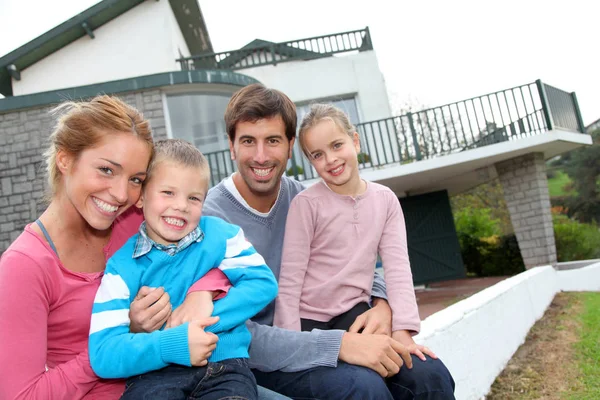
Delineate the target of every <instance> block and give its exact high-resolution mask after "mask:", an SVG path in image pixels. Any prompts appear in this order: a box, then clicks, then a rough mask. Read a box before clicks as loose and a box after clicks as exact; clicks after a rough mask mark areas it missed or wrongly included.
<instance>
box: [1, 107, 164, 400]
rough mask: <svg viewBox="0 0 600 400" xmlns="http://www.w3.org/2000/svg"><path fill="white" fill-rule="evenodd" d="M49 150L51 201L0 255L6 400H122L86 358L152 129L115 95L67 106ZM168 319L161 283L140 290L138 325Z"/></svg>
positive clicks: (136, 222)
mask: <svg viewBox="0 0 600 400" xmlns="http://www.w3.org/2000/svg"><path fill="white" fill-rule="evenodd" d="M56 112H57V113H59V114H60V115H61V116H60V118H59V119H58V123H57V125H56V127H55V129H54V131H53V133H52V134H51V136H50V146H49V149H48V150H47V152H46V153H45V158H46V167H47V173H48V180H49V185H50V196H49V197H50V199H49V200H50V202H49V205H48V208H47V209H46V211H44V213H43V214H42V215H41V216H40V218H39V219H38V220H36V221H35V222H33V223H31V224H29V225H27V226H26V227H25V230H24V231H23V233H22V234H21V235H20V236H19V237H18V238H17V239H16V240H15V241H14V242H13V243H12V244H11V246H10V247H9V248H8V249H7V250H6V251H5V252H4V254H3V255H2V258H1V259H0V321H2V323H1V324H0V398H1V399H15V398H17V399H69V400H71V399H81V398H94V399H111V400H114V399H117V398H119V396H120V395H121V393H122V392H123V389H124V383H123V381H120V380H101V379H99V378H97V377H96V375H95V374H94V372H93V371H92V369H91V367H90V363H89V358H88V350H87V348H88V334H89V327H90V316H91V311H92V304H93V302H94V296H95V295H96V291H97V289H98V286H99V285H100V280H101V278H102V275H103V272H104V268H105V263H106V260H107V259H108V257H110V256H111V255H112V254H113V253H114V252H115V251H116V250H117V249H119V247H121V245H122V244H123V243H125V241H126V240H127V239H128V238H129V237H130V236H132V235H133V234H134V233H136V232H137V230H138V228H139V226H140V223H141V222H142V214H141V212H140V211H139V210H138V209H137V208H136V207H131V206H132V205H133V204H135V203H136V202H137V201H138V199H139V197H140V193H141V189H142V182H143V181H144V179H145V178H146V169H147V167H148V163H149V161H150V159H151V157H152V153H153V142H152V136H151V132H150V126H149V124H148V121H146V120H145V119H144V118H143V117H142V115H141V114H140V113H139V112H138V111H137V110H135V109H134V108H132V107H130V106H128V105H126V104H125V103H123V102H122V101H120V100H119V99H117V98H114V97H109V96H100V97H96V98H94V99H93V100H91V101H89V102H80V103H74V102H67V103H65V104H62V105H61V106H59V107H58V108H57V109H56ZM170 315H171V305H170V303H169V297H168V294H166V293H165V292H164V290H163V289H161V288H157V289H150V288H147V287H146V288H142V289H141V290H140V293H138V295H137V296H136V301H134V303H133V304H132V310H131V313H130V318H131V325H132V330H138V331H139V330H145V331H152V330H155V329H157V328H159V327H160V326H162V325H163V324H164V323H165V321H166V320H167V318H168V317H169V316H170Z"/></svg>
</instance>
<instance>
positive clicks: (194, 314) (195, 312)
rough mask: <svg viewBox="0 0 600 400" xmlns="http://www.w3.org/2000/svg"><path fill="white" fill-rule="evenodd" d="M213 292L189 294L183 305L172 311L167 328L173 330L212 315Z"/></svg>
mask: <svg viewBox="0 0 600 400" xmlns="http://www.w3.org/2000/svg"><path fill="white" fill-rule="evenodd" d="M213 295H214V294H213V292H208V291H201V292H191V293H189V294H188V295H187V296H185V300H184V301H183V303H182V304H181V305H180V306H179V307H177V308H176V309H175V311H173V313H172V314H171V316H170V317H169V319H168V320H167V326H166V327H167V328H174V327H176V326H178V325H181V324H183V323H186V322H190V321H195V320H199V319H205V318H208V317H210V316H211V315H212V312H213V309H214V304H213Z"/></svg>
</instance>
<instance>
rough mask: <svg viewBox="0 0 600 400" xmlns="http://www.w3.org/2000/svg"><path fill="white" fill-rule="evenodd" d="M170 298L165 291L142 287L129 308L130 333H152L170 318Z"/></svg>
mask: <svg viewBox="0 0 600 400" xmlns="http://www.w3.org/2000/svg"><path fill="white" fill-rule="evenodd" d="M170 300H171V298H170V297H169V294H168V293H167V292H165V289H164V288H162V287H160V288H151V287H148V286H142V288H140V291H139V292H138V294H137V295H136V296H135V299H134V300H133V302H132V303H131V307H130V308H129V320H130V323H129V330H130V331H131V332H132V333H142V332H154V331H155V330H157V329H160V327H161V326H163V325H164V323H165V322H167V319H168V318H169V317H170V316H171V309H172V306H171V301H170Z"/></svg>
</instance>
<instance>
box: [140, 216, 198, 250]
mask: <svg viewBox="0 0 600 400" xmlns="http://www.w3.org/2000/svg"><path fill="white" fill-rule="evenodd" d="M202 239H204V232H202V229H200V226H197V227H196V229H194V230H193V231H191V232H190V233H188V234H187V235H186V236H185V237H184V238H183V239H181V240H180V241H179V242H178V243H177V244H170V245H167V246H165V245H164V244H160V243H156V242H155V241H154V240H152V239H150V238H149V237H148V234H147V232H146V221H144V222H142V224H141V225H140V229H139V236H138V239H137V241H136V242H135V248H134V250H133V258H138V257H141V256H143V255H144V254H147V253H149V252H150V250H152V246H154V247H156V248H157V249H158V250H160V251H164V252H165V253H167V254H168V255H170V256H173V255H175V254H177V253H179V252H180V251H182V250H184V249H186V248H187V247H188V246H189V245H190V244H192V243H194V242H201V241H202Z"/></svg>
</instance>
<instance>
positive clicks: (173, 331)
mask: <svg viewBox="0 0 600 400" xmlns="http://www.w3.org/2000/svg"><path fill="white" fill-rule="evenodd" d="M159 346H160V355H161V357H162V359H163V361H164V362H165V363H169V364H179V365H185V366H188V367H191V366H192V364H191V361H190V348H189V346H188V323H187V322H186V323H185V324H182V325H179V326H176V327H175V328H170V329H165V330H164V331H162V332H161V334H160V338H159Z"/></svg>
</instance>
